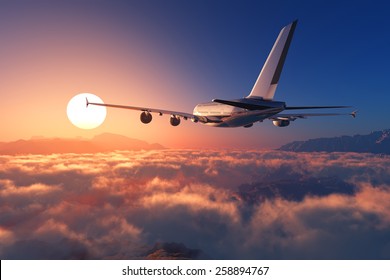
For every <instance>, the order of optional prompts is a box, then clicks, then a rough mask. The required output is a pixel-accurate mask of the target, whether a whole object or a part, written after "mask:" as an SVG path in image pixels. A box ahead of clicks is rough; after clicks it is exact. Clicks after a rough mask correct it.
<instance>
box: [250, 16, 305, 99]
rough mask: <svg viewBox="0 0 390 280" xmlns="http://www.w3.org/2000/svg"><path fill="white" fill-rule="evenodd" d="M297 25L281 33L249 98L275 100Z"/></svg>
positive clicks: (292, 24)
mask: <svg viewBox="0 0 390 280" xmlns="http://www.w3.org/2000/svg"><path fill="white" fill-rule="evenodd" d="M296 25H297V20H295V21H294V22H292V23H290V24H289V25H287V26H285V27H284V28H283V29H282V30H281V31H280V33H279V36H278V38H277V39H276V41H275V44H274V46H273V47H272V50H271V52H270V53H269V55H268V57H267V60H266V61H265V64H264V66H263V69H261V72H260V75H259V77H258V78H257V81H256V83H255V85H254V86H253V89H252V91H251V93H250V94H249V95H248V96H247V98H263V99H267V100H272V99H273V97H274V94H275V90H276V87H277V85H278V82H279V78H280V74H281V73H282V69H283V65H284V61H285V60H286V56H287V52H288V48H289V47H290V43H291V40H292V37H293V34H294V30H295V27H296Z"/></svg>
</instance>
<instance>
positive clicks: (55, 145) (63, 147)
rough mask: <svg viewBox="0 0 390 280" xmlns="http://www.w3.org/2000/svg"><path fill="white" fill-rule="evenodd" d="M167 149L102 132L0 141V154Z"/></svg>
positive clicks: (158, 145)
mask: <svg viewBox="0 0 390 280" xmlns="http://www.w3.org/2000/svg"><path fill="white" fill-rule="evenodd" d="M159 149H165V147H163V146H162V145H160V144H158V143H153V144H149V143H147V142H146V141H142V140H138V139H133V138H129V137H127V136H123V135H119V134H113V133H102V134H99V135H96V136H94V137H93V138H92V139H77V138H35V137H32V138H31V139H29V140H24V139H19V140H16V141H11V142H0V154H3V155H16V154H60V153H98V152H109V151H115V150H159Z"/></svg>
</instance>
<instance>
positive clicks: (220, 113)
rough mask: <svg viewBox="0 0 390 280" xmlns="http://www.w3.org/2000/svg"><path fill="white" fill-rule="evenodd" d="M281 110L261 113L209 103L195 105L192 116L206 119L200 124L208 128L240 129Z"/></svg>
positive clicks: (269, 110)
mask: <svg viewBox="0 0 390 280" xmlns="http://www.w3.org/2000/svg"><path fill="white" fill-rule="evenodd" d="M282 110H283V109H279V108H271V109H265V110H262V111H260V110H256V111H251V110H247V109H244V108H240V107H235V106H231V105H226V104H220V103H216V102H209V103H201V104H198V105H196V106H195V108H194V112H193V114H194V115H195V116H199V117H203V118H206V119H207V121H202V122H203V123H204V124H206V125H209V126H215V127H240V126H249V125H251V124H253V123H255V122H258V121H262V120H263V119H266V118H268V117H270V116H272V115H275V114H277V113H279V112H280V111H282Z"/></svg>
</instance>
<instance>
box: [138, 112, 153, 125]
mask: <svg viewBox="0 0 390 280" xmlns="http://www.w3.org/2000/svg"><path fill="white" fill-rule="evenodd" d="M140 119H141V122H143V123H150V122H151V121H152V114H151V113H149V112H146V111H143V112H142V113H141V117H140Z"/></svg>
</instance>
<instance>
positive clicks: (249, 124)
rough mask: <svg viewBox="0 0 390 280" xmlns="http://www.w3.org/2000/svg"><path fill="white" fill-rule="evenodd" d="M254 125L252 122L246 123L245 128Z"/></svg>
mask: <svg viewBox="0 0 390 280" xmlns="http://www.w3.org/2000/svg"><path fill="white" fill-rule="evenodd" d="M252 126H253V123H250V124H247V125H244V127H245V128H248V127H252Z"/></svg>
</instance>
